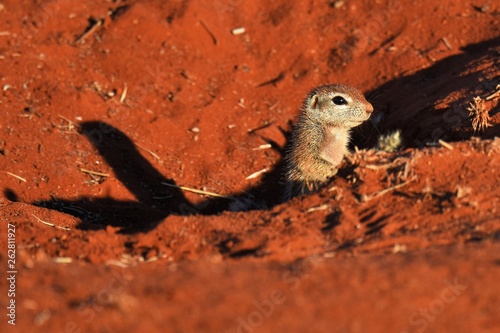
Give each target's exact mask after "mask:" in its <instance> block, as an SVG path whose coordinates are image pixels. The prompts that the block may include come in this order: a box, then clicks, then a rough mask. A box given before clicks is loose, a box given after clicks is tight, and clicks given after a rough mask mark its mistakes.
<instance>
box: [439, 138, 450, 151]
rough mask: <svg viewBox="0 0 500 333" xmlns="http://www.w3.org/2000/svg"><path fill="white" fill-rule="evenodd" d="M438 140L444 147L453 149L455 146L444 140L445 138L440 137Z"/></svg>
mask: <svg viewBox="0 0 500 333" xmlns="http://www.w3.org/2000/svg"><path fill="white" fill-rule="evenodd" d="M438 142H439V144H440V145H441V146H443V147H445V148H447V149H449V150H453V146H452V145H450V144H449V143H448V142H446V141H443V140H441V139H439V140H438Z"/></svg>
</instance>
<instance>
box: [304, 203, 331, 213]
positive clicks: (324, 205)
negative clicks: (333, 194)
mask: <svg viewBox="0 0 500 333" xmlns="http://www.w3.org/2000/svg"><path fill="white" fill-rule="evenodd" d="M328 207H329V206H328V205H327V204H322V205H321V206H316V207H311V208H309V209H308V210H307V211H306V212H307V213H312V212H316V211H318V210H326V209H328Z"/></svg>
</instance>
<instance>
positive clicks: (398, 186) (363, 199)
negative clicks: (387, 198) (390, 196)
mask: <svg viewBox="0 0 500 333" xmlns="http://www.w3.org/2000/svg"><path fill="white" fill-rule="evenodd" d="M415 179H417V177H416V176H415V177H413V178H412V179H410V180H408V181H406V182H404V183H401V184H398V185H394V186H391V187H388V188H386V189H384V190H382V191H379V192H375V193H373V194H369V195H366V194H363V195H362V196H361V200H362V201H363V202H368V201H370V200H372V199H375V198H378V197H380V196H382V195H384V194H387V193H389V192H392V191H394V190H397V189H398V188H401V187H403V186H406V185H408V184H409V183H411V182H412V181H414V180H415Z"/></svg>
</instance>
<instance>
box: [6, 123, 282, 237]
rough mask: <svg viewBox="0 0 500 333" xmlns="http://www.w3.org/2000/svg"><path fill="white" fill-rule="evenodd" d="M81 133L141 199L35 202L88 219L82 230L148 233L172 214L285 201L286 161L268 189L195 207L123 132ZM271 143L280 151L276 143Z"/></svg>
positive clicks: (97, 127) (96, 128)
mask: <svg viewBox="0 0 500 333" xmlns="http://www.w3.org/2000/svg"><path fill="white" fill-rule="evenodd" d="M80 133H81V134H82V135H84V136H86V137H87V138H88V139H89V140H90V141H91V142H92V144H93V145H94V146H95V147H96V148H97V150H98V151H99V154H100V155H101V156H102V157H103V158H104V159H105V161H106V163H107V164H108V165H109V166H110V167H111V168H112V169H113V171H114V173H115V175H116V177H117V178H118V180H119V181H120V182H121V183H123V185H125V187H127V189H128V190H129V191H130V192H131V193H132V194H133V195H134V196H135V198H136V201H120V200H116V199H113V198H110V197H105V198H94V197H81V198H77V199H73V200H67V199H61V198H57V197H52V198H51V199H50V200H38V201H34V202H32V203H31V204H33V205H35V206H39V207H44V208H48V209H54V210H57V211H60V212H63V213H66V214H70V215H72V216H75V217H77V218H79V219H80V220H81V221H82V223H81V224H80V225H79V228H80V229H102V228H105V227H106V226H108V225H111V226H113V227H119V228H121V230H120V232H122V233H127V234H131V233H136V232H148V231H150V230H152V229H154V228H155V227H156V226H157V225H158V223H160V222H161V221H162V220H164V219H165V218H166V217H168V216H169V215H170V214H174V215H193V214H202V215H213V214H218V213H221V212H223V211H226V210H233V211H237V210H249V209H267V208H269V207H272V206H274V205H276V204H278V203H279V202H280V199H281V191H280V187H281V186H280V177H281V173H282V172H281V170H282V165H283V164H282V162H279V163H278V164H277V165H276V166H275V167H274V168H273V170H271V171H270V172H268V173H267V174H266V175H265V176H264V177H263V182H262V184H263V185H262V186H257V187H254V188H250V189H248V190H247V191H245V192H244V193H241V194H235V195H233V196H232V199H227V198H209V199H206V200H205V201H203V202H201V203H200V204H197V205H194V204H192V203H190V202H189V201H188V200H187V199H186V198H185V196H184V194H183V193H182V191H181V190H180V189H177V188H174V187H170V186H165V185H163V184H164V183H168V184H172V185H175V181H174V180H173V179H169V178H166V177H164V176H163V175H162V174H160V173H159V172H158V170H156V169H155V168H154V167H153V166H152V165H151V164H150V163H149V162H148V161H147V160H146V159H145V158H144V157H143V156H142V155H141V154H140V153H139V151H138V150H137V148H136V146H135V145H134V143H133V142H132V141H131V140H130V138H129V137H128V136H127V135H125V134H124V133H123V132H121V131H120V130H118V129H117V128H114V127H113V126H111V125H109V124H106V123H103V122H98V121H91V122H84V123H82V124H80ZM270 143H271V144H272V145H273V146H275V148H276V147H277V145H276V144H275V143H272V142H270ZM280 153H281V151H280ZM281 160H282V159H280V161H281ZM4 194H5V196H6V198H8V199H9V200H11V201H18V197H17V195H16V194H15V193H14V192H13V191H12V190H10V189H5V191H4Z"/></svg>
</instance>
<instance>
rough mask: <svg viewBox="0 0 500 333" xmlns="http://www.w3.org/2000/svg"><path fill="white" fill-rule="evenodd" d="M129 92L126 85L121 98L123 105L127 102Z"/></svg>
mask: <svg viewBox="0 0 500 333" xmlns="http://www.w3.org/2000/svg"><path fill="white" fill-rule="evenodd" d="M127 91H128V87H127V84H126V83H125V87H124V88H123V92H122V95H121V96H120V103H122V104H123V102H125V98H127Z"/></svg>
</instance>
